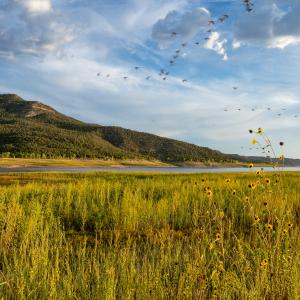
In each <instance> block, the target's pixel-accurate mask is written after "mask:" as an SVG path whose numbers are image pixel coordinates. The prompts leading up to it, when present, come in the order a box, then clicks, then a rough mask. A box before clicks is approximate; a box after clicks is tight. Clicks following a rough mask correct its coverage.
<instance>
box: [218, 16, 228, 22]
mask: <svg viewBox="0 0 300 300" xmlns="http://www.w3.org/2000/svg"><path fill="white" fill-rule="evenodd" d="M228 18H229V16H228V15H223V16H222V17H220V18H219V21H220V22H221V23H224V22H225V21H226V20H227V19H228Z"/></svg>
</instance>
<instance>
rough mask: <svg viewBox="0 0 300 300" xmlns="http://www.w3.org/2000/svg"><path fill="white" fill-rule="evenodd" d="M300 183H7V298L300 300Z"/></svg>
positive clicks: (1, 196)
mask: <svg viewBox="0 0 300 300" xmlns="http://www.w3.org/2000/svg"><path fill="white" fill-rule="evenodd" d="M299 182H300V174H299V173H289V174H287V173H285V174H284V173H282V174H280V173H278V174H276V173H272V174H270V173H268V174H266V175H264V174H258V175H256V174H219V175H215V174H199V175H179V174H177V175H174V174H173V175H168V174H117V173H106V174H105V173H88V174H75V173H73V174H65V173H63V174H61V173H60V174H56V173H32V174H30V173H24V174H9V175H8V174H3V175H0V228H1V231H0V243H1V244H0V297H3V299H211V298H215V299H299V298H300V239H299V238H300V236H299V232H300V231H299V228H300V185H299Z"/></svg>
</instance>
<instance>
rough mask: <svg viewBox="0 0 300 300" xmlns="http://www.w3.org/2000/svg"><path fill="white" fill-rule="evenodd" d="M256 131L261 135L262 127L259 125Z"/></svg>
mask: <svg viewBox="0 0 300 300" xmlns="http://www.w3.org/2000/svg"><path fill="white" fill-rule="evenodd" d="M257 133H258V134H260V135H262V134H263V129H262V128H261V127H259V128H258V129H257Z"/></svg>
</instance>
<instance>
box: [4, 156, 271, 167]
mask: <svg viewBox="0 0 300 300" xmlns="http://www.w3.org/2000/svg"><path fill="white" fill-rule="evenodd" d="M255 166H256V167H266V166H268V165H265V164H255ZM30 167H34V168H43V167H51V168H101V167H111V168H130V167H157V168H164V167H165V168H166V167H168V168H170V167H174V168H175V167H182V168H210V169H211V168H242V167H247V164H245V163H212V162H207V163H204V162H174V163H173V162H172V163H165V162H161V161H158V160H142V159H141V160H98V159H30V158H0V168H8V169H12V168H30Z"/></svg>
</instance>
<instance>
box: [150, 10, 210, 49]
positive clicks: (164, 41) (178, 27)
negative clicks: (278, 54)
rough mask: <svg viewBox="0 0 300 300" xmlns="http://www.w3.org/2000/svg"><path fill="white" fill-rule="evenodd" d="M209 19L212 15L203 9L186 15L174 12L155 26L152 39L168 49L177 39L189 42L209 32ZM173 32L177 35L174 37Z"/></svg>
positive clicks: (188, 12)
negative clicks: (203, 32) (199, 34)
mask: <svg viewBox="0 0 300 300" xmlns="http://www.w3.org/2000/svg"><path fill="white" fill-rule="evenodd" d="M209 19H210V13H209V11H208V10H207V9H206V8H203V7H198V8H196V9H194V10H192V11H187V12H184V13H180V12H178V11H176V10H174V11H171V12H169V13H168V14H167V15H166V17H165V18H164V19H160V20H159V21H158V22H157V23H155V24H154V26H153V29H152V38H153V39H154V40H156V41H157V42H158V43H159V45H160V46H161V47H162V48H165V47H168V46H169V45H170V44H172V43H173V42H174V40H175V39H176V38H180V39H181V40H182V41H188V40H190V39H192V38H193V37H195V36H196V35H197V34H198V33H199V32H201V31H205V30H207V28H208V21H209ZM173 32H175V33H176V35H172V33H173Z"/></svg>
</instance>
